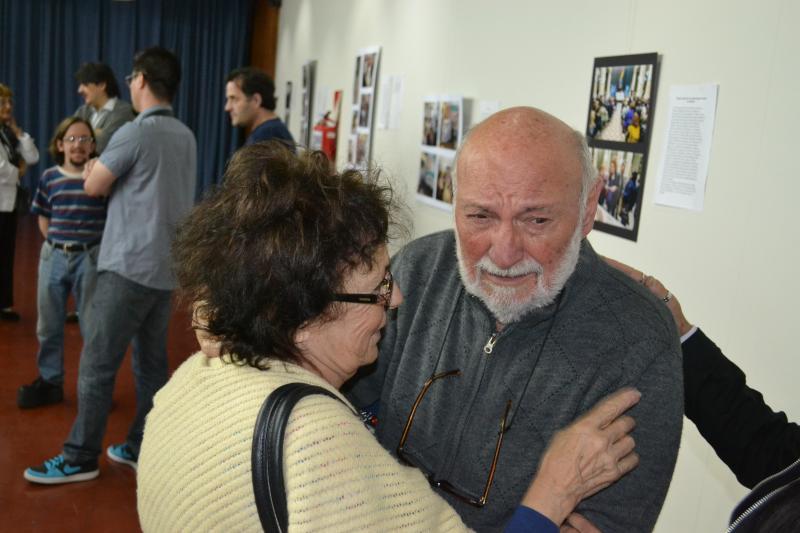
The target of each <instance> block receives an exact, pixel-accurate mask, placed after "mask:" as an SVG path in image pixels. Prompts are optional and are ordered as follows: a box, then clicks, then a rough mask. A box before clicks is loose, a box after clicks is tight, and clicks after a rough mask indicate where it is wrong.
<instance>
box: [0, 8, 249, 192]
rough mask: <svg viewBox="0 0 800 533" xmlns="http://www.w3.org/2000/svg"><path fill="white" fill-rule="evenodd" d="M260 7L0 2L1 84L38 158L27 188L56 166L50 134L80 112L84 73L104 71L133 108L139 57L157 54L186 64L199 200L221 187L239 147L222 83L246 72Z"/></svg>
mask: <svg viewBox="0 0 800 533" xmlns="http://www.w3.org/2000/svg"><path fill="white" fill-rule="evenodd" d="M255 1H256V0H135V1H126V2H121V1H115V0H0V82H2V83H4V84H6V85H8V86H9V87H11V89H12V90H13V91H14V113H15V117H16V119H17V122H18V123H19V124H20V125H21V126H22V127H23V129H25V130H26V131H28V132H29V133H30V134H31V135H32V136H33V137H34V138H35V139H36V144H37V146H38V147H39V152H40V154H41V160H40V163H39V164H38V165H37V166H36V167H34V168H32V169H31V170H30V171H29V172H28V174H27V175H26V177H25V180H26V183H25V184H26V186H28V187H29V188H33V187H35V185H36V181H37V180H38V178H39V175H40V174H41V172H42V170H44V169H45V168H47V167H48V166H51V165H53V164H54V163H53V161H52V159H51V158H50V157H49V155H47V144H48V142H49V139H50V137H51V135H52V133H53V130H54V129H55V127H56V125H57V124H58V122H59V121H60V120H61V119H63V118H64V117H66V116H69V115H71V114H72V113H74V112H75V109H77V107H78V106H79V105H80V104H82V103H83V102H82V100H81V98H80V96H79V95H78V94H77V92H76V91H77V84H76V82H75V79H74V77H73V76H74V73H75V71H76V70H77V69H78V67H79V66H80V64H81V63H84V62H87V61H101V62H103V63H107V64H108V65H109V66H110V67H111V68H112V69H113V70H114V73H115V74H116V76H117V81H118V83H119V85H120V91H121V93H122V95H121V96H122V98H124V99H126V100H128V101H130V95H129V94H128V88H127V86H125V82H124V77H125V75H126V74H128V73H129V72H130V71H131V67H132V65H133V55H134V53H135V52H136V51H138V50H141V49H143V48H147V47H149V46H154V45H160V46H164V47H166V48H169V49H170V50H172V51H173V52H175V54H176V55H177V56H178V58H179V59H180V61H181V68H182V71H183V76H182V80H181V85H180V89H179V91H178V95H177V97H176V98H175V101H174V102H173V106H174V107H175V111H176V114H177V116H178V118H180V119H181V120H182V121H183V122H184V123H186V124H187V125H188V126H189V127H190V128H191V129H192V131H194V134H195V136H196V137H197V147H198V176H197V191H198V197H200V196H201V195H202V193H203V191H205V190H206V189H208V188H209V187H210V186H212V185H213V184H215V183H218V182H219V181H220V180H221V179H222V172H223V170H224V167H225V162H226V161H227V160H228V158H229V157H230V155H231V153H232V152H233V151H234V150H235V149H236V148H237V147H238V146H239V144H240V139H239V131H238V128H232V127H231V126H230V122H229V120H228V117H227V115H226V114H225V113H224V112H223V103H224V94H225V90H224V86H225V75H226V74H227V73H228V71H230V70H231V69H233V68H236V67H239V66H242V65H246V64H248V62H249V52H250V41H251V30H252V28H251V19H252V10H253V5H254V2H255Z"/></svg>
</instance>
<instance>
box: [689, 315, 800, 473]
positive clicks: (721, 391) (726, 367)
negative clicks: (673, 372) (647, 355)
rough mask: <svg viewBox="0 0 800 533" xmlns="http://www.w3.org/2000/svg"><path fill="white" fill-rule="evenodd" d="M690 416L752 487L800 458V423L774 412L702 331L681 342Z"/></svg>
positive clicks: (727, 462) (726, 460)
mask: <svg viewBox="0 0 800 533" xmlns="http://www.w3.org/2000/svg"><path fill="white" fill-rule="evenodd" d="M682 350H683V374H684V394H685V400H684V403H685V409H686V416H687V417H688V418H689V420H691V421H692V422H694V424H695V426H697V429H698V430H699V431H700V434H701V435H703V438H704V439H706V441H708V443H709V444H711V446H712V447H713V448H714V451H715V452H716V453H717V455H718V456H719V458H720V459H722V461H724V462H725V464H726V465H728V467H729V468H730V469H731V470H732V471H733V473H734V474H735V475H736V479H738V480H739V482H740V483H741V484H742V485H744V486H746V487H749V488H752V487H753V486H755V485H756V484H757V483H758V482H759V481H761V480H762V479H764V478H766V477H767V476H770V475H772V474H774V473H776V472H778V471H780V470H782V469H783V468H785V467H786V466H788V465H789V464H791V463H792V462H794V461H795V460H797V458H798V457H800V426H798V425H797V424H794V423H790V422H789V421H788V420H787V418H786V415H785V414H784V413H783V412H779V413H776V412H774V411H773V410H772V409H771V408H770V407H769V406H768V405H767V404H766V403H764V398H763V396H762V395H761V393H760V392H758V391H756V390H753V389H751V388H750V387H748V386H747V383H746V380H745V375H744V373H743V372H742V371H741V370H740V369H739V367H737V366H736V365H735V364H734V363H733V362H731V361H730V360H729V359H727V358H726V357H725V356H724V355H723V354H722V351H720V349H719V348H718V347H717V346H716V345H715V344H714V343H713V342H712V341H711V339H709V338H708V337H706V336H705V334H703V332H702V331H701V330H700V329H698V330H697V331H696V332H695V333H694V335H692V336H691V337H689V338H688V339H687V340H686V341H685V342H684V343H683V345H682Z"/></svg>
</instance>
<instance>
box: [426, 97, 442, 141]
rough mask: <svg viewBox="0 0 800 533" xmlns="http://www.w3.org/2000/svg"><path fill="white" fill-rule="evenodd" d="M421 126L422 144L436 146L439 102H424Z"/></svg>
mask: <svg viewBox="0 0 800 533" xmlns="http://www.w3.org/2000/svg"><path fill="white" fill-rule="evenodd" d="M422 124H423V126H422V144H424V145H425V146H436V144H437V143H438V142H439V102H425V112H424V118H423V119H422Z"/></svg>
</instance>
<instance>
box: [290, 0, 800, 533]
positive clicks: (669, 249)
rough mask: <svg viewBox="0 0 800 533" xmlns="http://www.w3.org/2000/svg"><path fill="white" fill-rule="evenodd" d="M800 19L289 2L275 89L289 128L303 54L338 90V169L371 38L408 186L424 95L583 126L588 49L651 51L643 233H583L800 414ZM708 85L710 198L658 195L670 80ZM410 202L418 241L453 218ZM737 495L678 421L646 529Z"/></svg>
mask: <svg viewBox="0 0 800 533" xmlns="http://www.w3.org/2000/svg"><path fill="white" fill-rule="evenodd" d="M799 20H800V3H798V2H795V1H793V0H765V1H763V2H758V3H756V2H751V1H745V0H708V1H697V0H673V1H669V2H667V1H664V0H639V1H636V0H628V1H624V0H609V1H606V2H588V1H587V2H578V1H564V2H544V1H540V0H496V1H494V2H486V1H479V0H284V4H283V8H282V11H281V21H280V35H279V44H278V68H277V74H276V81H277V86H278V88H279V92H281V91H282V89H283V88H284V87H285V82H286V81H287V80H292V81H293V83H294V87H295V94H294V102H295V104H294V109H293V114H292V123H291V124H290V128H291V130H292V133H293V134H295V135H296V134H297V133H298V132H299V118H300V117H299V114H300V113H299V112H300V99H299V98H300V93H299V87H300V67H301V65H302V64H303V63H304V62H305V61H307V60H309V59H316V60H317V61H318V67H317V69H318V70H317V85H318V87H322V86H327V87H329V88H333V89H339V88H341V89H344V102H345V107H344V109H343V122H344V124H342V125H341V126H340V131H339V133H340V136H341V137H340V139H341V142H340V143H339V145H338V148H339V162H340V163H342V162H343V161H344V160H345V156H346V151H347V144H346V137H347V132H348V129H349V127H348V125H347V121H346V120H344V118H345V117H349V110H350V108H349V107H348V106H347V103H348V102H350V101H351V98H352V94H351V91H352V80H353V64H354V57H355V54H356V50H357V49H359V48H362V47H365V46H370V45H381V46H382V47H383V55H382V58H381V65H380V75H381V77H383V76H386V75H390V74H404V75H405V99H404V102H403V110H404V111H403V115H402V117H401V122H400V128H399V129H398V130H388V131H387V130H377V129H376V130H375V132H374V140H373V160H374V161H377V162H379V163H380V164H381V166H382V167H383V168H384V169H385V170H386V172H387V173H389V174H390V175H392V176H393V177H394V178H395V179H396V180H397V182H398V183H400V184H401V185H402V186H403V187H405V190H406V191H408V193H411V192H413V191H414V190H415V188H416V180H417V174H416V172H417V169H418V165H419V139H420V136H421V131H422V100H423V97H424V96H425V95H428V94H437V93H447V94H462V95H463V96H464V97H466V98H473V99H475V100H476V101H477V100H479V99H487V100H499V101H500V103H501V106H502V107H508V106H512V105H533V106H537V107H540V108H542V109H544V110H546V111H548V112H550V113H552V114H554V115H556V116H558V117H560V118H562V119H563V120H564V121H566V122H567V123H568V124H570V125H572V126H573V127H575V128H577V129H581V130H582V129H583V126H584V123H585V118H586V107H587V98H588V94H589V84H590V79H591V67H592V61H593V59H594V58H595V57H600V56H611V55H621V54H631V53H645V52H658V53H659V54H661V55H662V63H661V71H660V80H659V94H658V101H657V103H656V107H657V109H656V115H655V118H654V130H653V140H652V144H651V152H650V156H651V157H650V160H649V166H648V169H647V178H646V180H647V181H646V185H645V192H644V204H643V210H642V221H641V226H640V231H639V239H638V242H636V243H632V242H630V241H627V240H623V239H620V238H617V237H614V236H610V235H607V234H604V233H600V232H593V233H592V234H591V235H590V240H591V242H592V244H593V245H594V246H595V248H596V249H597V251H598V252H600V253H602V254H605V255H609V256H612V257H615V258H618V259H620V260H622V261H625V262H628V263H630V264H633V265H636V266H638V267H640V268H642V269H644V270H645V271H646V272H648V273H652V274H654V275H656V276H657V277H659V278H661V279H662V280H663V281H664V282H665V284H666V285H667V286H668V287H669V288H670V289H672V291H673V292H675V293H676V294H678V295H679V296H680V299H681V302H682V304H683V306H684V309H685V310H686V312H687V316H688V318H689V319H690V320H692V321H694V322H695V323H697V324H701V325H702V327H703V329H704V330H705V331H706V332H707V333H708V334H709V335H710V336H711V337H712V338H713V339H715V340H716V341H717V343H718V344H719V345H720V346H721V347H723V350H724V351H725V352H726V354H727V355H728V356H729V357H730V358H731V359H733V360H734V361H735V362H736V363H737V364H739V365H740V366H741V367H742V368H743V369H744V370H745V372H746V374H747V376H748V381H749V382H750V383H751V384H752V386H754V387H756V388H757V389H759V390H761V391H763V392H764V395H765V397H766V399H767V401H768V402H769V403H771V404H772V405H773V406H776V407H778V408H779V409H782V410H785V411H786V412H787V413H788V414H789V417H790V418H791V419H794V420H798V419H800V397H798V395H797V393H796V389H794V387H796V386H797V385H796V381H797V376H798V366H800V363H798V362H797V361H796V360H795V354H796V353H797V351H796V344H797V340H796V337H797V334H796V332H797V330H796V329H795V328H798V324H797V318H798V313H797V311H796V306H797V305H798V302H800V281H798V276H797V275H796V274H792V272H795V273H796V272H797V270H798V268H797V264H798V262H800V261H799V260H800V252H798V238H797V230H796V221H795V216H796V214H795V212H794V209H795V205H796V202H797V198H798V197H800V176H798V172H797V171H796V169H797V166H798V165H797V156H796V154H797V148H796V145H795V139H796V137H797V131H798V128H800V112H799V111H798V106H799V105H800V74H798V69H800V60H798V53H800V31H798V30H800V28H798V22H797V21H799ZM379 81H380V80H379ZM705 82H717V83H719V84H720V93H719V105H718V113H717V121H716V129H715V137H714V142H713V147H712V154H711V166H710V176H709V180H708V186H707V189H706V205H705V210H704V211H703V212H702V213H694V212H689V211H684V210H679V209H673V208H666V207H661V206H657V205H655V204H653V192H654V189H655V173H656V168H657V164H658V161H659V159H660V156H661V152H662V144H663V141H664V136H665V127H666V118H667V116H666V111H667V96H668V92H669V87H670V85H677V84H694V83H705ZM380 98H381V95H380V93H379V94H378V99H379V100H380ZM408 193H407V194H408ZM408 201H409V204H410V205H411V207H412V208H413V210H414V216H415V234H416V235H423V234H426V233H430V232H433V231H436V230H439V229H442V228H446V227H448V226H449V225H450V215H449V214H448V213H445V212H442V211H438V210H436V209H433V208H431V207H428V206H424V205H422V204H419V203H417V202H416V201H415V200H414V199H413V195H412V194H408ZM798 329H800V328H798ZM744 493H745V490H744V489H743V488H742V487H741V486H740V485H738V483H737V482H736V480H735V478H734V477H733V475H732V474H731V473H730V472H729V471H728V470H727V468H726V467H725V465H724V464H722V463H721V462H720V461H719V460H718V459H717V458H716V456H715V455H714V453H713V451H712V450H711V448H710V447H709V446H708V445H707V444H706V443H705V442H704V441H703V440H702V437H700V436H699V434H698V433H697V431H696V430H695V429H694V426H693V425H692V424H691V423H690V422H688V421H687V422H686V426H685V430H684V438H683V443H682V447H681V451H680V456H679V459H678V466H677V469H676V473H675V477H674V479H673V483H672V486H671V488H670V493H669V495H668V497H667V502H666V505H665V507H664V509H663V511H662V514H661V517H660V519H659V523H658V525H657V527H656V531H658V532H673V531H698V532H699V531H714V530H723V528H724V525H725V524H726V523H727V522H726V521H727V517H728V514H729V512H730V510H731V509H732V507H733V506H734V504H735V503H736V501H737V500H738V498H740V497H741V496H742V495H743V494H744Z"/></svg>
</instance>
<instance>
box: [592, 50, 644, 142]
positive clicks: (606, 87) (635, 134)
mask: <svg viewBox="0 0 800 533" xmlns="http://www.w3.org/2000/svg"><path fill="white" fill-rule="evenodd" d="M653 68H654V65H652V64H646V65H626V66H614V67H610V66H608V67H595V69H594V77H593V80H592V95H591V101H590V105H589V116H588V120H587V126H586V135H587V137H589V138H593V139H597V140H601V141H612V142H625V143H631V144H636V143H640V142H642V141H643V140H644V138H645V136H646V133H647V131H648V119H649V117H650V116H651V114H652V110H651V109H650V101H651V92H652V82H653Z"/></svg>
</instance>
